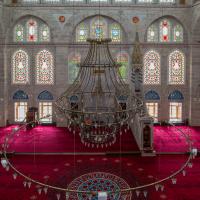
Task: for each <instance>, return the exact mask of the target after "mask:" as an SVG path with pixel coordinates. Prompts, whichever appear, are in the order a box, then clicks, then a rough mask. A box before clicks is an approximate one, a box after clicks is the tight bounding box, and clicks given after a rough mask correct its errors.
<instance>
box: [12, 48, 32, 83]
mask: <svg viewBox="0 0 200 200" xmlns="http://www.w3.org/2000/svg"><path fill="white" fill-rule="evenodd" d="M12 82H13V84H26V83H28V82H29V58H28V54H27V53H26V52H25V51H24V50H21V49H20V50H17V51H16V52H15V53H14V54H13V57H12Z"/></svg>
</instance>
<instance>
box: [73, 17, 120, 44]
mask: <svg viewBox="0 0 200 200" xmlns="http://www.w3.org/2000/svg"><path fill="white" fill-rule="evenodd" d="M108 37H109V38H111V40H112V42H120V41H121V38H122V29H121V26H120V24H119V23H117V22H114V20H112V19H108V18H105V17H102V16H96V17H93V18H89V19H86V20H85V21H84V22H81V23H80V24H79V25H78V26H77V28H76V41H77V42H86V40H87V38H94V39H104V38H108Z"/></svg>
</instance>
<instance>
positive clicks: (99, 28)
mask: <svg viewBox="0 0 200 200" xmlns="http://www.w3.org/2000/svg"><path fill="white" fill-rule="evenodd" d="M91 37H92V38H97V39H102V38H106V37H107V23H106V21H105V20H104V19H103V18H102V17H96V18H95V19H94V20H93V22H92V27H91Z"/></svg>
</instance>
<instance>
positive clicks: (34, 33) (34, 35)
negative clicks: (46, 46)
mask: <svg viewBox="0 0 200 200" xmlns="http://www.w3.org/2000/svg"><path fill="white" fill-rule="evenodd" d="M26 31H27V41H28V42H36V41H37V40H38V25H37V22H36V21H35V20H34V19H30V20H28V22H27V30H26Z"/></svg>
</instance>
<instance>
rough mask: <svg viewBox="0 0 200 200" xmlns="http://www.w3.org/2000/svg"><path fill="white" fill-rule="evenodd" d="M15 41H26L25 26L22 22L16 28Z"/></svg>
mask: <svg viewBox="0 0 200 200" xmlns="http://www.w3.org/2000/svg"><path fill="white" fill-rule="evenodd" d="M14 41H15V42H23V41H24V27H23V26H22V25H21V24H17V25H16V26H15V30H14Z"/></svg>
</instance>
